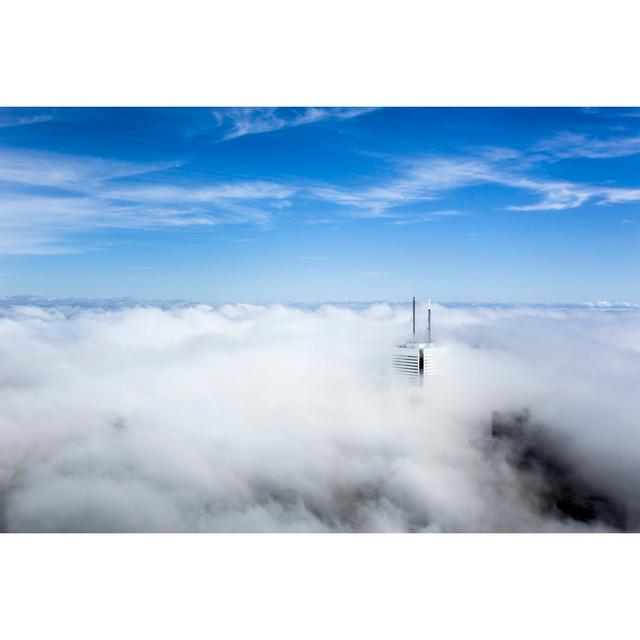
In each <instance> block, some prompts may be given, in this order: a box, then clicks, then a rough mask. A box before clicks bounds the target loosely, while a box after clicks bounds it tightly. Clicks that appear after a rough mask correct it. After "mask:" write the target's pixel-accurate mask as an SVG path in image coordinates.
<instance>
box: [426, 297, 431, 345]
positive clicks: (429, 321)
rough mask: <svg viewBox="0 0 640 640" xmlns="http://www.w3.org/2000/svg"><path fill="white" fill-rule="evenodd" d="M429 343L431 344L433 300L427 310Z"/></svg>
mask: <svg viewBox="0 0 640 640" xmlns="http://www.w3.org/2000/svg"><path fill="white" fill-rule="evenodd" d="M427 342H429V343H431V300H429V307H428V310H427Z"/></svg>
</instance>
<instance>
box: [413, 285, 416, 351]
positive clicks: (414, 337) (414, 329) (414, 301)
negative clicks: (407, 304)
mask: <svg viewBox="0 0 640 640" xmlns="http://www.w3.org/2000/svg"><path fill="white" fill-rule="evenodd" d="M413 341H414V342H415V341H416V298H415V296H414V297H413Z"/></svg>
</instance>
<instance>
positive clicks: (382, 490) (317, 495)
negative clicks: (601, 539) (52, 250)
mask: <svg viewBox="0 0 640 640" xmlns="http://www.w3.org/2000/svg"><path fill="white" fill-rule="evenodd" d="M434 318H435V319H436V322H437V324H436V329H437V333H436V337H437V338H438V341H439V343H440V344H441V345H442V346H443V347H444V349H443V351H442V352H441V354H440V370H441V373H440V375H439V376H438V377H435V378H432V379H431V380H430V381H429V382H430V383H431V384H430V385H429V386H428V387H427V388H425V389H423V390H415V389H407V388H404V387H400V388H398V387H396V386H394V385H393V384H391V381H390V378H389V374H390V372H389V358H390V356H389V353H390V347H391V345H392V344H393V343H394V341H395V340H397V339H398V338H400V337H403V336H404V334H405V332H406V330H407V329H408V328H409V323H408V307H406V306H405V307H402V306H389V305H385V304H379V305H370V306H365V307H363V308H347V307H339V306H321V307H318V308H314V309H302V308H293V307H285V306H268V307H261V306H251V305H226V306H222V307H219V308H212V307H209V306H189V307H175V308H165V309H161V308H154V307H128V308H121V309H116V310H101V309H96V308H73V307H55V306H54V307H48V308H44V307H37V306H13V307H5V308H4V309H3V311H2V318H0V506H1V508H2V515H1V520H2V522H1V524H2V526H3V528H4V529H5V530H8V531H331V530H337V531H353V530H355V531H407V530H412V531H413V530H425V531H494V530H499V531H520V530H529V531H538V530H542V531H544V530H547V531H564V530H606V529H607V528H608V527H609V526H610V523H608V522H605V521H601V520H598V518H594V519H593V520H592V521H591V522H589V523H584V522H579V521H577V520H574V519H571V518H569V517H567V516H566V515H563V514H562V513H560V512H558V511H557V510H549V509H548V508H546V509H544V508H542V505H541V498H540V495H541V491H542V490H541V489H540V486H541V483H544V482H545V478H544V474H540V473H537V472H536V469H533V470H532V469H531V468H528V469H525V470H523V469H521V468H517V467H516V466H514V464H511V463H510V460H511V459H512V458H511V457H510V453H509V450H508V448H507V447H506V446H505V445H504V443H502V442H498V441H496V440H495V439H492V438H491V435H490V423H491V413H492V411H493V410H501V411H509V410H519V409H521V408H523V407H526V408H528V409H529V410H530V411H531V414H532V416H533V422H534V423H535V422H536V421H538V422H539V423H541V424H543V425H546V427H545V430H544V431H545V433H546V434H547V436H545V437H546V438H547V440H546V441H550V442H552V443H554V446H555V447H556V451H555V454H557V455H560V456H561V457H562V460H563V461H564V462H565V463H566V464H567V465H568V468H570V469H571V470H572V473H575V474H577V476H579V477H580V478H581V479H583V480H585V481H586V482H588V483H589V484H590V485H591V486H592V487H594V488H595V490H597V491H598V492H600V493H602V494H603V495H606V496H608V497H609V498H611V499H613V500H615V501H616V503H618V504H619V505H621V506H622V508H624V510H625V513H626V514H627V527H628V528H637V527H638V505H640V495H638V489H637V487H638V486H640V484H639V481H640V465H639V464H638V462H639V459H638V458H640V454H638V451H640V435H639V434H640V430H639V429H638V425H637V416H638V415H640V411H639V409H640V399H639V398H638V394H637V391H636V388H637V384H636V381H637V379H638V378H637V376H638V373H639V370H640V330H638V324H637V321H638V312H636V311H634V310H627V311H621V312H615V311H600V310H588V309H583V310H579V309H577V310H576V309H574V310H565V311H561V310H554V309H532V308H515V309H489V308H466V309H465V308H448V309H447V308H442V307H437V308H436V310H435V313H434ZM531 428H533V427H531ZM555 454H554V455H555ZM543 488H544V487H543Z"/></svg>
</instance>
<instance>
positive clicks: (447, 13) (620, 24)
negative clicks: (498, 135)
mask: <svg viewBox="0 0 640 640" xmlns="http://www.w3.org/2000/svg"><path fill="white" fill-rule="evenodd" d="M639 11H640V9H638V4H637V3H633V2H629V1H628V0H608V2H602V1H593V0H580V1H576V0H563V2H559V1H558V0H536V1H535V2H534V1H533V0H517V1H514V0H483V1H482V2H478V1H471V0H447V1H446V2H445V1H444V0H443V1H441V2H433V1H431V2H429V1H425V0H394V2H390V1H386V2H381V1H379V0H367V1H363V0H350V1H349V2H347V1H346V0H323V2H310V1H309V0H270V1H269V2H264V1H263V2H259V1H257V0H233V1H231V0H222V1H221V0H218V1H216V2H207V1H204V0H181V1H180V2H167V1H158V2H144V1H141V0H111V1H109V2H106V1H102V2H96V1H95V0H94V1H92V2H88V1H86V0H57V1H56V2H50V1H49V0H21V1H20V2H13V3H4V4H3V6H2V9H1V10H0V61H1V63H2V67H1V68H2V73H1V82H0V104H3V105H5V106H10V105H14V106H26V105H32V106H37V105H46V106H64V105H157V104H162V105H205V106H210V105H215V106H224V105H264V106H268V105H276V106H283V105H353V106H356V105H444V106H448V105H485V106H491V105H517V106H525V105H537V106H542V105H580V106H595V105H603V106H604V105H624V106H632V105H639V104H640V83H638V82H637V60H638V59H639V56H638V37H637V33H638V24H639V23H640V20H638V17H639V16H638V13H639Z"/></svg>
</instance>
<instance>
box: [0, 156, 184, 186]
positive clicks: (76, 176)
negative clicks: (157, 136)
mask: <svg viewBox="0 0 640 640" xmlns="http://www.w3.org/2000/svg"><path fill="white" fill-rule="evenodd" d="M182 164H184V162H183V161H182V160H172V161H165V162H146V163H144V162H126V161H121V160H111V159H106V158H97V157H92V156H74V155H69V154H58V153H52V152H49V151H31V150H22V149H8V148H5V149H0V181H3V182H13V183H22V184H26V185H31V186H40V187H57V188H63V189H73V190H81V191H91V190H93V189H94V188H95V187H96V185H98V184H99V183H104V182H108V181H109V180H113V179H115V178H125V177H130V176H136V175H142V174H147V173H152V172H155V171H163V170H166V169H171V168H174V167H179V166H181V165H182Z"/></svg>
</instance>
